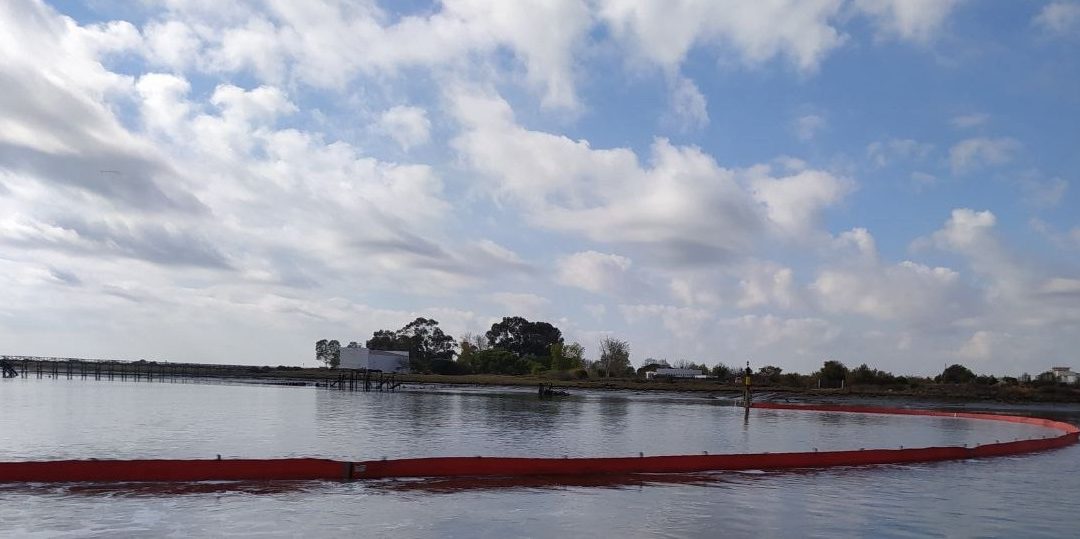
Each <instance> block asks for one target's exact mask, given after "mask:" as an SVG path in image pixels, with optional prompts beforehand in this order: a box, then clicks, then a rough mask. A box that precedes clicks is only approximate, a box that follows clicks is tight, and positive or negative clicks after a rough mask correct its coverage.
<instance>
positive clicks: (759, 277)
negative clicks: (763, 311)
mask: <svg viewBox="0 0 1080 539" xmlns="http://www.w3.org/2000/svg"><path fill="white" fill-rule="evenodd" d="M749 270H750V271H746V272H745V273H744V275H743V277H742V278H741V279H739V291H740V295H739V299H738V301H737V302H736V306H737V307H739V308H740V309H752V308H758V307H766V306H771V307H777V308H780V309H790V308H792V307H793V306H794V305H795V304H796V301H797V299H796V292H795V274H794V272H793V271H792V269H791V268H786V267H777V266H776V265H774V264H756V265H754V266H753V267H751V268H749Z"/></svg>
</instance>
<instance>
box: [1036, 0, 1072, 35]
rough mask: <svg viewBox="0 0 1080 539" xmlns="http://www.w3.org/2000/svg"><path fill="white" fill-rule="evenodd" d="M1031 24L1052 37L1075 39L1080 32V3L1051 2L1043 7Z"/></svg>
mask: <svg viewBox="0 0 1080 539" xmlns="http://www.w3.org/2000/svg"><path fill="white" fill-rule="evenodd" d="M1031 22H1032V24H1034V25H1035V26H1036V27H1037V28H1039V29H1040V30H1042V31H1043V32H1045V33H1047V34H1050V35H1052V36H1059V37H1061V36H1069V35H1072V36H1074V37H1075V36H1076V33H1077V32H1078V31H1080V3H1076V2H1051V3H1049V4H1046V5H1045V6H1043V8H1042V10H1040V11H1039V14H1038V15H1036V16H1035V18H1034V19H1033V20H1032V21H1031Z"/></svg>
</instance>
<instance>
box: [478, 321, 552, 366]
mask: <svg viewBox="0 0 1080 539" xmlns="http://www.w3.org/2000/svg"><path fill="white" fill-rule="evenodd" d="M486 336H487V341H488V344H490V345H491V347H492V348H499V349H501V350H506V351H507V352H510V353H512V354H514V355H515V356H517V357H519V358H528V359H531V360H534V361H538V362H541V363H542V364H543V365H544V367H551V346H552V345H554V344H556V343H559V344H561V343H562V342H563V337H562V331H559V328H557V327H555V326H553V325H551V324H549V323H547V322H530V321H528V320H526V319H524V318H522V317H520V316H506V317H503V319H502V320H501V321H499V322H496V323H494V324H492V325H491V329H490V330H488V332H487V334H486Z"/></svg>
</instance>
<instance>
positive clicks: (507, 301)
mask: <svg viewBox="0 0 1080 539" xmlns="http://www.w3.org/2000/svg"><path fill="white" fill-rule="evenodd" d="M488 297H489V298H490V299H491V301H493V302H495V303H496V304H497V305H499V306H500V307H502V308H503V309H504V310H506V311H507V312H510V313H514V314H513V316H519V315H520V316H525V317H527V318H539V317H543V316H544V314H545V312H546V309H547V307H548V306H549V305H550V304H551V301H550V300H548V299H547V298H545V297H542V296H538V295H536V294H532V293H528V292H496V293H493V294H489V295H488Z"/></svg>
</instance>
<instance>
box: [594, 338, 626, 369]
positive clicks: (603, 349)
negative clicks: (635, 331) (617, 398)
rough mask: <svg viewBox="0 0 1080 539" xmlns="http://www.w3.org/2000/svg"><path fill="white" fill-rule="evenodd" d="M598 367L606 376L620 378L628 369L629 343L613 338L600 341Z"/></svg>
mask: <svg viewBox="0 0 1080 539" xmlns="http://www.w3.org/2000/svg"><path fill="white" fill-rule="evenodd" d="M600 367H601V368H603V369H604V372H605V373H606V374H607V375H608V376H622V375H623V374H625V373H626V371H627V370H629V369H630V343H628V342H626V341H620V340H619V339H615V338H613V337H604V338H603V339H601V340H600Z"/></svg>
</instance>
